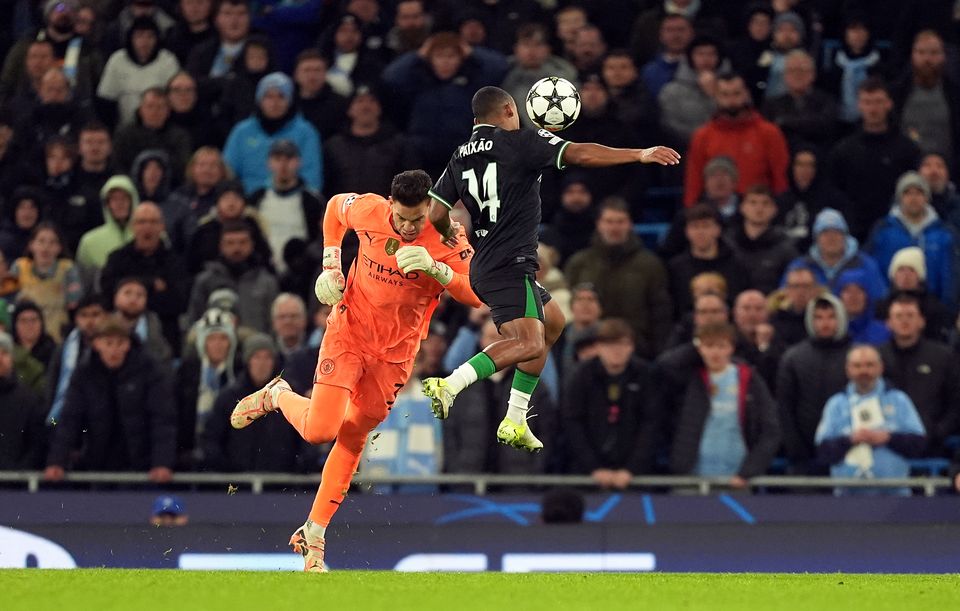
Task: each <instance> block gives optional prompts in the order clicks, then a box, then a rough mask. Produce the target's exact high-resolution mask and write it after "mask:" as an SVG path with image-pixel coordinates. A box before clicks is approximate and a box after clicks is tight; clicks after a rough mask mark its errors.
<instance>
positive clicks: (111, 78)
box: [97, 17, 180, 127]
mask: <svg viewBox="0 0 960 611" xmlns="http://www.w3.org/2000/svg"><path fill="white" fill-rule="evenodd" d="M160 40H161V33H160V28H159V27H158V26H157V23H156V21H154V20H153V19H152V18H150V17H137V18H136V19H134V20H133V23H132V24H131V26H130V30H129V32H128V34H127V36H126V48H123V49H120V50H118V51H115V52H114V53H113V54H112V55H111V56H110V59H108V60H107V65H106V66H104V68H103V75H101V77H100V84H99V85H98V86H97V99H98V101H100V102H101V103H105V104H106V106H105V109H104V111H103V113H102V114H103V116H105V117H111V118H113V117H116V123H117V125H119V126H121V127H122V126H125V125H130V124H131V123H133V122H134V120H135V119H136V115H137V107H138V106H139V104H140V98H141V97H142V96H143V93H144V92H145V91H146V90H148V89H151V88H154V87H166V86H167V81H169V80H170V79H171V78H172V77H173V75H175V74H176V73H177V71H178V70H180V64H179V62H177V57H176V56H175V55H174V54H173V53H171V52H170V51H167V50H166V49H164V48H163V46H162V45H161V43H160ZM106 108H109V110H106ZM111 122H112V121H111Z"/></svg>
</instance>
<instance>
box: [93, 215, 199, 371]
mask: <svg viewBox="0 0 960 611" xmlns="http://www.w3.org/2000/svg"><path fill="white" fill-rule="evenodd" d="M131 225H132V227H133V240H132V241H131V242H130V243H128V244H126V245H124V246H122V247H120V248H118V249H117V250H115V251H113V252H112V253H111V254H110V256H109V257H107V263H106V265H104V267H103V271H102V272H101V274H100V289H101V291H103V292H104V293H105V294H107V295H113V293H114V291H115V290H116V287H117V283H118V282H119V281H120V280H121V279H123V278H128V277H137V278H140V279H141V280H143V282H144V283H145V284H146V285H147V293H148V297H147V308H148V309H149V310H150V311H151V312H154V313H155V314H156V315H157V317H158V318H159V319H160V324H161V325H162V327H163V336H164V337H165V338H166V340H167V342H168V343H169V344H170V346H171V347H172V348H173V353H174V354H175V355H179V354H180V336H181V333H180V325H179V317H180V314H182V313H183V311H184V309H185V308H186V305H187V291H188V287H189V282H190V278H189V276H188V275H187V271H186V267H185V266H184V263H183V260H182V259H181V257H180V255H179V254H178V253H176V252H175V251H174V250H173V249H172V248H171V247H170V246H169V245H168V244H166V243H165V242H164V240H163V234H164V225H163V214H162V213H161V212H160V208H159V207H157V205H156V204H155V203H153V202H141V204H140V205H139V206H137V208H136V210H134V211H133V219H132V220H131Z"/></svg>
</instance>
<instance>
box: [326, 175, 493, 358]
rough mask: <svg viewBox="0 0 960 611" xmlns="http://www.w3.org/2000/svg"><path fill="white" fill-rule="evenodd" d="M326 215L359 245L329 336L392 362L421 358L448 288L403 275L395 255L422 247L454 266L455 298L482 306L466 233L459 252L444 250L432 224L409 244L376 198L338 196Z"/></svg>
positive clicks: (419, 276) (422, 274) (384, 204)
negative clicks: (348, 231) (473, 279)
mask: <svg viewBox="0 0 960 611" xmlns="http://www.w3.org/2000/svg"><path fill="white" fill-rule="evenodd" d="M326 214H327V215H330V214H335V215H336V217H337V220H339V221H340V224H342V225H343V226H344V227H346V228H349V229H353V230H354V231H355V232H356V233H357V237H358V238H359V240H360V251H359V253H358V254H357V258H356V260H355V261H354V263H353V266H352V267H351V268H350V272H349V274H348V275H347V285H346V289H345V290H344V292H343V301H341V302H340V303H338V304H337V305H336V306H334V308H333V312H332V313H331V315H330V318H329V319H328V320H327V333H333V334H335V339H336V341H337V342H338V343H341V344H342V345H346V346H350V347H354V348H356V349H358V350H360V351H362V352H365V353H367V354H371V355H373V356H377V357H379V358H382V359H383V360H384V361H386V362H390V363H401V362H406V361H409V360H410V359H412V358H413V357H414V356H416V354H417V350H419V348H420V340H421V339H422V338H424V337H426V335H427V331H428V328H429V325H430V317H431V316H432V315H433V311H434V309H435V308H436V307H437V304H438V303H439V301H440V295H441V294H442V293H443V291H444V290H445V287H444V286H443V285H442V284H440V283H439V282H438V281H437V280H435V279H434V278H432V277H430V276H428V275H427V274H426V273H425V272H421V271H415V272H408V273H406V274H404V273H403V272H402V271H401V270H400V266H399V265H397V259H396V257H395V256H394V255H395V254H396V252H397V250H398V249H399V248H401V247H402V246H423V247H424V248H426V249H427V251H428V252H429V253H430V256H432V257H433V258H434V259H435V260H437V261H443V262H444V263H446V264H447V265H449V266H450V268H451V269H452V270H453V271H454V273H455V274H456V275H458V276H460V278H456V279H455V280H454V282H452V283H451V287H452V286H453V285H454V284H455V283H456V284H457V286H458V287H459V290H458V291H457V292H454V290H451V294H452V295H453V296H454V297H455V298H457V299H458V301H462V302H464V303H467V304H468V305H472V306H479V305H480V301H479V299H478V298H477V296H476V295H474V294H473V291H472V290H470V289H469V283H468V282H467V278H468V273H469V269H470V259H471V258H472V257H473V249H472V248H471V247H470V245H469V244H468V242H467V239H466V234H465V233H464V231H463V229H461V230H460V233H459V236H458V237H459V238H460V239H459V242H458V244H457V245H456V247H455V248H450V247H448V246H444V245H443V244H442V243H441V241H442V238H441V237H440V234H439V233H437V230H436V229H434V228H433V225H431V224H430V223H429V222H427V223H425V224H424V227H423V231H422V232H421V233H420V235H419V236H417V238H416V240H414V241H413V242H404V241H402V240H401V238H400V235H399V234H398V233H397V232H396V231H395V230H394V228H393V223H392V222H391V218H392V212H391V209H390V204H389V202H388V201H387V200H386V199H384V198H383V197H381V196H379V195H376V194H373V193H366V194H362V195H358V194H356V193H344V194H341V195H336V196H334V197H332V198H331V199H330V201H329V202H328V203H327V211H326ZM327 237H328V236H325V238H327ZM326 245H327V246H339V243H336V244H332V243H327V244H326ZM458 292H459V293H460V294H459V295H458V294H457V293H458ZM331 339H334V338H333V337H332V338H331Z"/></svg>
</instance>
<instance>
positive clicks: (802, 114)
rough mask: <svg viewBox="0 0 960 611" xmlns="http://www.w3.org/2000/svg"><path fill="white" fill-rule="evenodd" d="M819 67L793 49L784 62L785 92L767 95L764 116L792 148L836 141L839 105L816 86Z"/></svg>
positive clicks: (806, 55)
mask: <svg viewBox="0 0 960 611" xmlns="http://www.w3.org/2000/svg"><path fill="white" fill-rule="evenodd" d="M816 78H817V67H816V64H815V63H814V61H813V58H812V57H811V56H810V54H809V53H807V52H806V51H804V50H803V49H794V50H793V51H790V52H789V53H787V55H786V57H785V58H784V60H783V83H784V88H785V91H784V92H783V93H782V94H780V95H774V96H771V95H770V92H769V91H768V92H767V95H766V97H765V98H764V100H765V101H764V103H763V114H764V116H766V117H767V119H769V120H770V121H771V122H773V123H775V124H776V125H777V127H779V128H780V130H781V131H782V132H783V135H784V136H785V137H786V138H787V142H788V143H789V144H790V145H791V147H794V146H796V144H797V143H800V142H810V143H814V144H817V145H826V144H829V143H831V142H833V140H834V135H835V133H836V127H837V103H836V100H834V99H833V97H832V96H831V95H830V94H829V93H826V92H825V91H822V90H820V89H817V88H815V87H814V82H815V81H816Z"/></svg>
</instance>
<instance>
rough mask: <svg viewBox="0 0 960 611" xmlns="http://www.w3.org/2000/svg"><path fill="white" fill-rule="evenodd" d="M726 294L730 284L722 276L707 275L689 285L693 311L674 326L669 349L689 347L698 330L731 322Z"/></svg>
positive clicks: (703, 274)
mask: <svg viewBox="0 0 960 611" xmlns="http://www.w3.org/2000/svg"><path fill="white" fill-rule="evenodd" d="M721 289H722V290H721ZM726 291H727V281H726V280H725V279H724V278H723V276H721V275H720V274H717V273H714V272H705V273H702V274H698V275H697V276H695V277H694V278H693V280H691V281H690V294H691V296H692V298H693V310H692V311H690V312H687V313H685V314H684V315H683V316H681V317H680V320H679V321H678V322H677V324H675V325H674V326H673V330H672V331H671V332H670V337H669V338H667V344H666V349H667V350H672V349H674V348H676V347H678V346H683V345H686V344H690V342H691V341H693V337H694V335H695V334H696V331H697V329H699V328H700V327H702V326H704V325H708V324H712V323H718V322H730V306H729V304H728V303H727V292H726ZM688 347H692V345H690V346H688Z"/></svg>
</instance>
